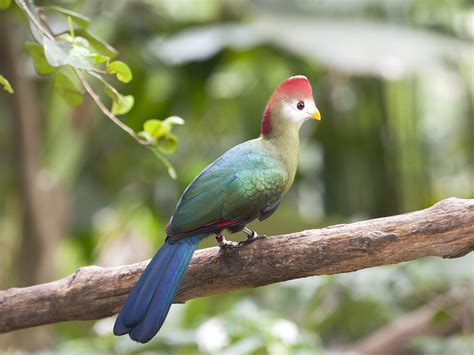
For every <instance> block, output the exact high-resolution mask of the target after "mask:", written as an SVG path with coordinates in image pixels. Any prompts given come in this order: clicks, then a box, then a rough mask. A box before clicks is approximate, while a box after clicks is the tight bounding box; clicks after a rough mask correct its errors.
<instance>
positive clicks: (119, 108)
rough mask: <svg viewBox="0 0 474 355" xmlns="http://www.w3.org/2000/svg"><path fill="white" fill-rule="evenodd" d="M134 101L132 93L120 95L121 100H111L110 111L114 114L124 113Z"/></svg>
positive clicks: (130, 107)
mask: <svg viewBox="0 0 474 355" xmlns="http://www.w3.org/2000/svg"><path fill="white" fill-rule="evenodd" d="M134 103H135V99H134V98H133V96H132V95H126V96H122V100H114V101H113V102H112V113H113V114H114V115H125V114H126V113H127V112H128V111H130V110H131V109H132V107H133V104H134Z"/></svg>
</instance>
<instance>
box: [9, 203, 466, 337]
mask: <svg viewBox="0 0 474 355" xmlns="http://www.w3.org/2000/svg"><path fill="white" fill-rule="evenodd" d="M472 250H474V200H461V199H456V198H450V199H447V200H444V201H442V202H440V203H437V204H436V205H434V206H433V207H431V208H428V209H425V210H421V211H417V212H411V213H407V214H403V215H398V216H392V217H386V218H380V219H373V220H368V221H363V222H358V223H352V224H347V225H346V224H343V225H337V226H332V227H328V228H323V229H313V230H307V231H303V232H297V233H293V234H288V235H282V236H278V237H271V238H268V239H266V240H257V241H255V242H254V243H252V244H249V245H246V246H242V247H238V248H235V249H232V250H227V251H221V250H219V248H216V247H215V248H208V249H203V250H198V251H197V252H196V253H195V255H194V257H193V259H192V261H191V265H190V267H189V270H188V271H187V273H186V276H185V278H184V281H183V284H182V285H181V288H180V290H179V293H178V296H177V298H176V302H184V301H187V300H190V299H192V298H196V297H203V296H209V295H214V294H219V293H224V292H229V291H235V290H239V289H244V288H252V287H258V286H263V285H268V284H271V283H275V282H281V281H286V280H291V279H296V278H302V277H308V276H314V275H326V274H337V273H343V272H350V271H356V270H359V269H364V268H368V267H374V266H379V265H388V264H395V263H399V262H402V261H408V260H414V259H417V258H421V257H424V256H440V257H443V258H455V257H459V256H463V255H465V254H467V253H469V252H470V251H472ZM146 265H147V262H141V263H137V264H132V265H125V266H120V267H115V268H101V267H97V266H88V267H84V268H81V269H79V270H77V271H76V272H75V273H74V274H73V275H70V276H68V277H66V278H64V279H61V280H58V281H54V282H51V283H47V284H42V285H37V286H32V287H26V288H12V289H9V290H5V291H0V315H1V317H0V333H5V332H9V331H12V330H16V329H21V328H26V327H32V326H36V325H41V324H49V323H55V322H60V321H66V320H86V319H88V320H90V319H99V318H103V317H107V316H111V315H113V314H114V313H116V312H117V311H118V310H119V309H120V307H121V306H122V304H123V302H124V300H125V298H126V296H127V294H128V293H129V292H130V289H131V288H132V287H133V285H134V284H135V283H136V282H137V280H138V278H139V276H140V274H141V273H142V271H143V269H144V268H145V267H146Z"/></svg>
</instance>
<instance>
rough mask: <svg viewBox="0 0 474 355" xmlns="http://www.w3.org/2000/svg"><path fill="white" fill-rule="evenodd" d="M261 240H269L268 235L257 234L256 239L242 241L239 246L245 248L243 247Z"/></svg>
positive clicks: (250, 238)
mask: <svg viewBox="0 0 474 355" xmlns="http://www.w3.org/2000/svg"><path fill="white" fill-rule="evenodd" d="M259 239H268V237H267V236H266V235H258V234H256V233H255V237H249V238H247V239H246V240H241V241H240V242H239V244H238V246H239V247H240V246H243V245H247V244H250V243H253V242H255V241H256V240H259Z"/></svg>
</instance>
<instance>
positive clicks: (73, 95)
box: [53, 67, 84, 106]
mask: <svg viewBox="0 0 474 355" xmlns="http://www.w3.org/2000/svg"><path fill="white" fill-rule="evenodd" d="M53 85H54V89H55V90H56V92H57V93H58V94H59V95H60V96H61V97H62V98H63V99H64V100H65V101H66V102H67V103H68V104H69V105H70V106H79V105H81V104H82V102H83V101H84V97H83V94H82V91H81V90H80V89H79V86H78V83H77V77H76V76H75V73H74V72H73V71H72V69H71V68H70V67H69V68H68V67H66V68H61V69H60V70H59V71H58V72H57V73H56V74H55V75H54V79H53Z"/></svg>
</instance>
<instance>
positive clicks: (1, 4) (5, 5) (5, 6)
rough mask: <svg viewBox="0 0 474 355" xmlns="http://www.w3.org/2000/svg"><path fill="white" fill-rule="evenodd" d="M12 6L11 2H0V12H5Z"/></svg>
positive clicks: (2, 0)
mask: <svg viewBox="0 0 474 355" xmlns="http://www.w3.org/2000/svg"><path fill="white" fill-rule="evenodd" d="M11 4H12V0H0V10H6V9H8V8H9V7H10V5H11Z"/></svg>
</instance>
